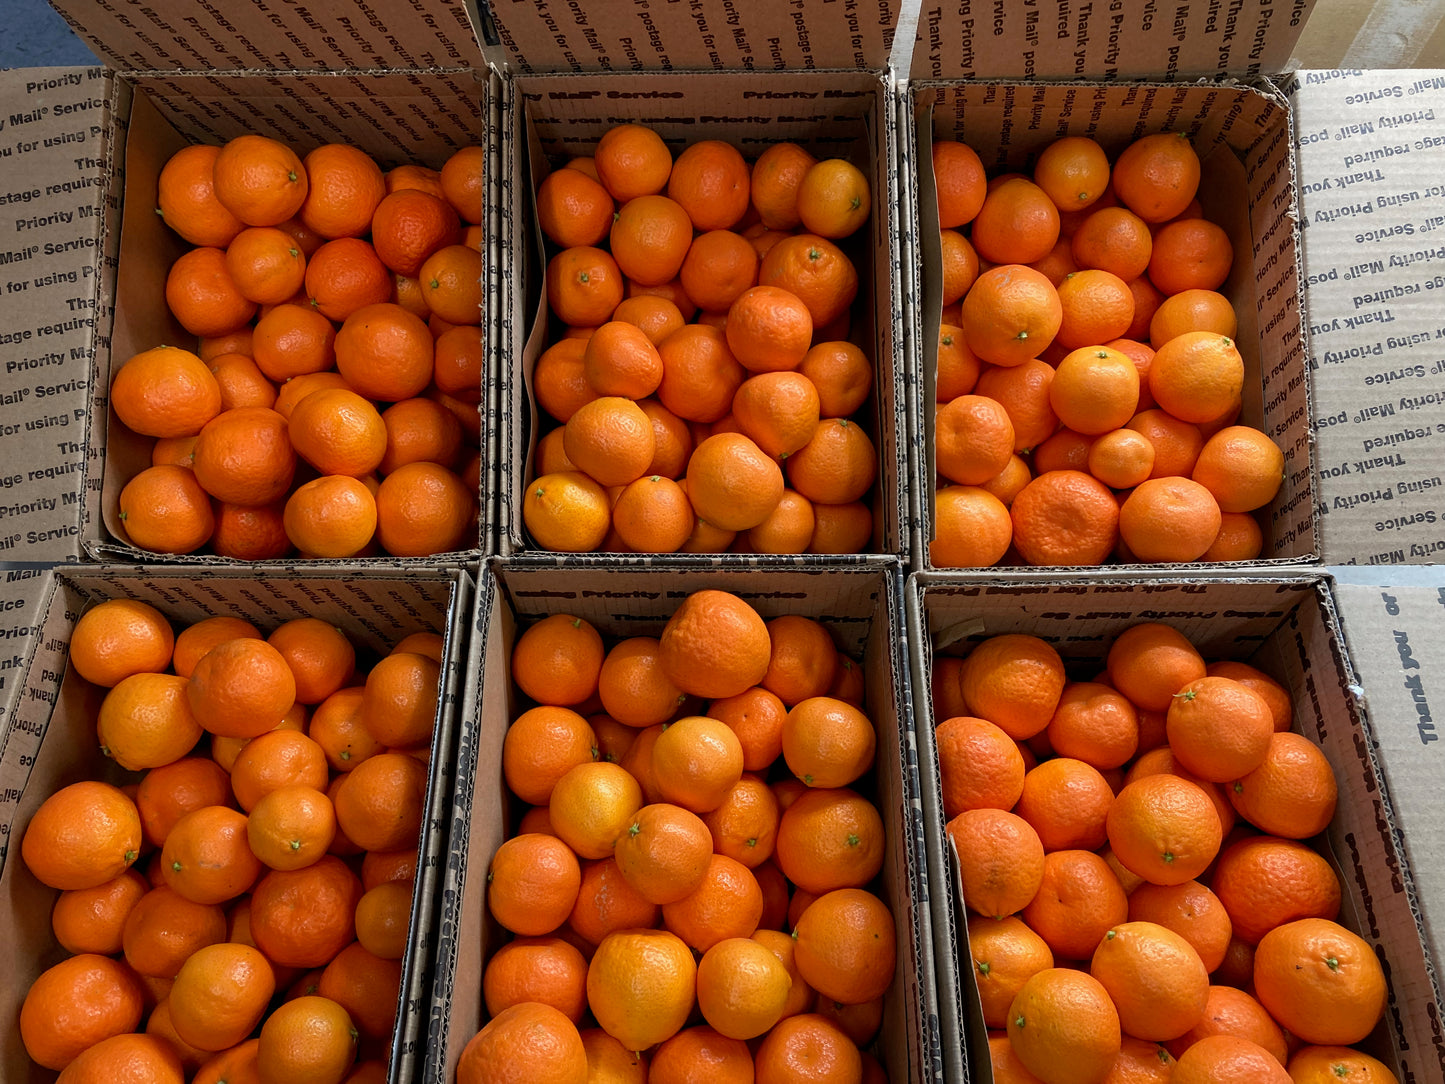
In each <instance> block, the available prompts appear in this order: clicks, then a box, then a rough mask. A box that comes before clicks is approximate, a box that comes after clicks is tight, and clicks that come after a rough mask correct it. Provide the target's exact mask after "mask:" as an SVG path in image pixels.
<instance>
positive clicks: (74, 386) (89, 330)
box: [0, 68, 114, 561]
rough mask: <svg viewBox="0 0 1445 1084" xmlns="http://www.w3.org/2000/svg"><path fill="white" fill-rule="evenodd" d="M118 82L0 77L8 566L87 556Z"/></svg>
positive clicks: (3, 520)
mask: <svg viewBox="0 0 1445 1084" xmlns="http://www.w3.org/2000/svg"><path fill="white" fill-rule="evenodd" d="M112 98H113V77H111V76H110V75H108V74H107V73H106V72H105V70H104V69H102V68H33V69H25V70H14V71H5V72H0V170H3V173H4V177H5V181H4V182H3V183H0V461H3V466H0V560H3V561H54V560H59V559H63V558H65V557H77V556H79V554H80V544H79V535H80V505H81V500H80V498H81V483H82V481H83V479H84V470H85V450H84V429H85V419H86V415H87V409H86V401H87V389H88V386H89V382H90V372H91V350H92V342H93V339H94V337H96V336H104V335H105V334H106V333H107V331H106V329H107V327H108V319H107V318H108V315H109V305H108V298H109V296H110V294H109V289H108V288H109V286H110V285H111V284H112V278H113V267H114V263H113V260H112V259H111V258H110V252H111V249H110V246H109V245H108V243H107V238H106V235H105V226H106V215H105V210H106V207H107V201H108V197H109V194H110V176H109V171H108V165H109V158H110V154H111V150H112V147H113V128H112V125H113V123H114V115H113V105H114V103H113V101H112Z"/></svg>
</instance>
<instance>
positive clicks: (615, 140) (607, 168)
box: [593, 124, 672, 203]
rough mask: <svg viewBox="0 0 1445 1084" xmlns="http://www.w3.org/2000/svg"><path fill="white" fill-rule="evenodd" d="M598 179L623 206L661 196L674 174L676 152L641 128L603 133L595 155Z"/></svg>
mask: <svg viewBox="0 0 1445 1084" xmlns="http://www.w3.org/2000/svg"><path fill="white" fill-rule="evenodd" d="M593 162H594V163H595V165H596V169H597V179H598V180H599V181H600V182H601V183H602V185H603V186H604V187H605V188H606V189H607V191H608V192H610V193H611V194H612V198H613V199H615V200H617V201H618V202H619V203H625V202H626V201H627V200H630V199H633V198H635V197H637V196H646V195H651V194H652V193H655V192H661V191H662V190H663V188H665V187H666V186H667V180H668V177H669V175H670V174H671V173H672V152H671V151H669V150H668V149H667V144H665V143H664V142H663V141H662V137H661V136H659V135H658V134H657V133H656V132H654V131H653V130H652V129H651V128H647V127H645V126H644V125H641V124H618V125H614V126H613V127H611V128H609V129H607V131H605V132H603V133H602V138H601V139H600V140H599V141H598V143H597V148H596V150H595V151H594V152H593Z"/></svg>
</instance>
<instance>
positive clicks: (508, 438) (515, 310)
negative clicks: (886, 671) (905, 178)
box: [490, 0, 909, 564]
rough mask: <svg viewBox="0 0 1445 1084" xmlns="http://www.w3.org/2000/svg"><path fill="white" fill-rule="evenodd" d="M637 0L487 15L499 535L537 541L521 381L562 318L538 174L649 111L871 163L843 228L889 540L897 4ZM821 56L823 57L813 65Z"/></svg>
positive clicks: (895, 428) (502, 543)
mask: <svg viewBox="0 0 1445 1084" xmlns="http://www.w3.org/2000/svg"><path fill="white" fill-rule="evenodd" d="M644 7H645V9H646V10H643V11H640V12H632V11H626V12H624V11H623V10H622V9H621V8H618V7H608V6H603V5H594V6H593V9H592V10H590V11H588V12H586V13H582V12H578V13H577V14H576V20H575V24H574V22H573V20H572V19H571V17H569V18H568V20H566V21H565V22H564V21H559V20H554V19H552V18H551V17H550V16H546V15H539V13H538V11H537V10H536V9H535V7H534V5H532V4H529V3H519V2H516V0H511V2H504V3H497V4H493V5H492V9H493V10H492V12H491V16H492V20H493V21H492V23H491V24H490V27H491V29H492V30H493V32H494V33H495V34H496V36H497V38H498V40H500V41H501V42H502V43H503V44H504V45H505V46H506V48H507V50H509V52H508V53H507V54H506V60H507V63H508V65H509V67H512V68H514V69H515V71H516V73H517V74H514V75H512V76H511V77H509V78H508V79H507V80H506V87H505V89H504V91H503V106H502V111H503V121H502V124H501V125H500V126H499V128H498V130H497V138H498V142H499V146H500V166H499V168H500V172H501V177H500V181H499V188H500V193H501V198H502V205H503V206H504V207H505V208H506V209H507V214H506V215H504V216H503V217H502V222H501V230H500V238H499V240H500V249H499V256H500V257H501V259H502V261H503V266H504V267H505V268H507V269H508V270H507V271H503V272H502V273H500V274H499V275H498V281H497V284H496V285H497V288H498V290H499V291H500V294H501V301H500V304H501V306H502V312H501V313H500V314H499V318H498V320H497V330H498V339H499V341H498V349H497V358H498V371H497V373H496V378H497V380H498V392H497V395H496V398H497V400H498V405H499V407H500V410H501V416H500V418H499V424H500V426H501V427H502V432H501V434H500V436H499V449H498V456H497V466H498V486H499V502H500V507H499V508H498V513H497V516H498V526H499V551H500V552H501V553H502V554H503V555H510V554H519V553H523V552H540V551H539V550H538V547H537V546H536V544H535V543H534V542H533V541H532V540H531V539H530V537H529V536H528V535H527V533H526V530H525V527H524V525H523V523H522V512H521V510H522V499H523V494H524V493H525V492H526V484H527V483H528V482H529V481H530V480H531V479H532V478H533V477H534V476H535V472H534V470H533V468H532V463H533V450H534V448H535V446H536V442H537V440H538V439H539V438H540V437H541V436H542V435H543V433H544V432H545V431H546V430H548V429H550V428H552V427H554V425H555V423H554V422H553V421H552V420H551V419H549V418H547V417H546V416H545V414H543V413H542V412H540V411H539V408H538V407H537V405H536V402H535V400H534V398H533V396H532V393H531V374H532V369H533V366H534V365H535V363H536V360H537V358H538V357H539V356H540V355H541V354H542V352H543V351H544V350H545V349H546V347H547V346H548V345H550V344H551V342H552V341H553V338H554V336H555V333H556V331H557V328H556V327H555V326H552V325H553V323H554V322H551V321H549V314H548V311H547V305H546V300H545V289H544V281H543V277H544V268H545V266H546V262H547V259H548V258H550V256H551V255H552V254H553V253H554V252H555V251H556V246H554V245H551V244H550V243H547V245H546V246H545V247H544V244H543V237H542V234H541V231H540V229H539V228H538V226H537V224H536V218H535V214H534V194H535V191H536V187H537V185H538V184H539V183H540V182H541V180H542V179H543V178H544V177H545V176H546V175H547V173H548V172H550V171H551V170H552V169H555V168H558V167H560V166H561V165H562V164H563V163H564V162H565V161H566V160H567V159H568V158H569V157H572V156H576V155H591V154H592V150H593V148H594V147H595V146H596V143H597V140H598V139H599V138H600V137H601V136H602V134H603V132H605V131H606V130H607V129H608V128H609V127H611V126H613V125H615V124H622V123H627V122H637V123H641V124H646V125H648V126H650V127H652V128H653V129H655V130H656V131H657V132H658V133H659V134H660V135H661V136H662V137H663V139H664V140H665V141H666V142H667V143H668V145H669V147H670V148H671V149H672V151H673V154H674V155H676V154H677V153H679V152H680V151H681V150H682V149H683V147H685V146H687V145H688V144H690V143H694V142H697V141H700V140H703V139H720V140H724V141H727V142H729V143H731V144H733V146H735V147H737V148H738V149H739V150H740V151H741V152H742V154H743V156H744V157H745V158H747V159H748V160H749V161H751V160H752V159H754V158H756V157H757V155H758V154H760V153H761V152H762V151H763V150H764V149H765V148H766V147H768V146H769V145H771V144H773V143H777V142H783V141H793V142H796V143H799V144H801V145H803V146H804V147H806V148H807V149H808V150H809V151H811V152H812V153H813V154H814V155H815V156H816V157H819V158H839V157H841V158H846V159H848V160H849V161H851V162H853V163H854V164H855V165H857V166H858V167H859V168H861V169H862V170H863V171H864V173H865V174H866V175H867V176H868V179H869V185H870V189H871V194H872V213H871V215H870V217H869V220H868V222H867V223H866V224H865V225H864V226H863V228H862V229H860V230H859V231H858V233H856V234H854V235H853V236H852V237H851V238H848V239H846V240H845V241H843V242H840V245H841V247H842V248H843V250H844V251H845V252H846V253H848V255H849V256H850V258H851V259H852V260H853V261H854V263H855V265H856V266H857V268H858V275H859V292H858V297H857V299H856V300H855V301H854V303H853V307H852V310H851V311H852V314H853V319H852V328H851V331H850V333H849V338H850V340H851V341H853V342H855V343H856V344H858V345H859V346H860V347H861V348H862V349H863V351H864V353H865V354H867V355H868V357H869V358H870V360H871V361H872V362H873V366H874V389H873V394H872V395H871V396H870V397H869V401H868V402H867V403H865V404H864V406H863V407H862V408H861V412H860V417H861V418H862V421H863V425H864V428H865V429H866V430H867V432H868V434H869V436H870V437H871V438H872V440H873V443H874V446H875V449H876V451H877V454H878V466H879V469H878V478H877V481H876V482H875V484H874V487H873V489H872V491H871V493H870V495H869V496H868V497H866V498H865V500H867V501H868V502H869V504H870V506H871V507H872V510H873V536H872V541H871V544H870V545H869V546H868V552H870V553H885V554H893V555H901V554H903V553H904V552H905V550H906V546H907V537H906V536H907V531H908V527H907V524H908V518H909V517H908V512H907V508H906V503H907V494H906V484H907V477H908V469H907V467H908V455H909V452H908V447H907V440H906V436H907V420H906V411H905V398H906V395H905V391H904V384H905V381H906V378H907V374H906V370H905V368H904V353H903V349H904V345H903V339H902V336H901V334H900V331H901V329H902V323H901V311H902V309H901V306H902V303H903V300H902V299H903V291H902V288H901V273H900V269H901V266H902V259H901V251H902V250H901V245H902V240H901V235H900V233H899V222H898V219H897V216H896V208H897V207H898V205H899V204H898V199H899V196H898V185H899V173H898V159H897V154H898V148H897V121H896V112H895V107H894V98H895V91H894V89H893V82H892V80H891V79H890V78H889V77H888V73H887V72H886V71H885V70H884V68H885V65H886V62H887V57H888V49H889V47H890V45H891V43H892V34H893V29H894V25H893V21H892V20H893V19H894V18H895V17H896V13H895V12H893V11H892V10H884V11H882V12H880V13H879V14H878V15H877V16H876V17H875V19H874V21H873V22H871V23H869V22H867V21H865V20H862V19H861V16H860V15H859V13H857V12H856V11H841V10H839V5H833V4H831V0H798V2H795V3H792V4H790V5H788V6H787V8H786V9H784V8H783V7H781V6H778V7H776V8H769V7H768V6H767V5H753V6H750V7H748V8H747V9H746V10H730V11H728V10H724V7H726V6H725V5H720V6H719V7H718V9H717V10H716V11H707V12H688V11H684V10H682V8H681V6H680V5H644ZM634 15H636V19H634V18H633V16H634ZM850 65H851V69H850V70H837V69H840V68H845V67H847V66H850ZM825 67H826V68H832V69H834V70H815V69H822V68H825ZM659 69H661V70H659ZM542 73H550V74H542ZM624 73H625V74H624ZM661 563H664V564H665V563H667V561H666V559H665V558H663V559H661ZM779 563H786V561H783V562H779Z"/></svg>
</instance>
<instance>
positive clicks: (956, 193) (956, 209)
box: [931, 140, 985, 229]
mask: <svg viewBox="0 0 1445 1084" xmlns="http://www.w3.org/2000/svg"><path fill="white" fill-rule="evenodd" d="M931 154H932V159H933V178H934V184H935V187H936V191H937V193H938V224H939V225H940V226H942V227H943V228H944V229H952V228H955V227H957V226H965V225H967V224H968V223H970V222H972V221H973V220H974V218H975V217H977V215H978V212H979V209H980V208H982V207H983V201H984V195H985V177H984V169H983V163H982V162H981V161H980V160H979V157H978V152H977V151H975V150H974V149H973V148H972V147H970V146H969V145H968V144H966V143H962V142H959V141H957V140H937V141H935V142H934V144H933V147H932V152H931Z"/></svg>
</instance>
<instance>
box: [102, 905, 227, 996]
mask: <svg viewBox="0 0 1445 1084" xmlns="http://www.w3.org/2000/svg"><path fill="white" fill-rule="evenodd" d="M225 939H226V915H225V912H224V911H222V910H221V908H220V907H218V906H215V905H213V904H201V903H193V902H192V901H190V900H188V899H186V898H185V897H184V896H182V895H180V893H178V892H176V891H175V890H174V889H173V888H170V887H169V886H167V885H164V884H162V885H160V886H159V887H157V888H153V889H151V890H150V891H149V892H147V893H146V894H145V895H144V896H142V897H141V899H140V900H139V901H138V902H137V903H136V905H135V906H134V907H133V908H131V912H130V914H129V915H127V916H126V920H125V929H124V931H123V934H122V943H123V949H124V952H125V962H126V963H127V964H128V965H129V966H130V968H131V969H132V970H133V971H134V972H136V973H138V974H141V975H149V976H151V977H154V978H162V979H173V978H175V977H176V973H177V972H178V971H180V969H181V966H182V965H183V964H184V963H185V962H186V960H187V959H188V958H189V957H190V956H191V954H192V953H194V952H195V951H196V950H197V949H199V948H202V947H204V946H206V945H214V944H218V943H220V942H222V941H224V940H225Z"/></svg>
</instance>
